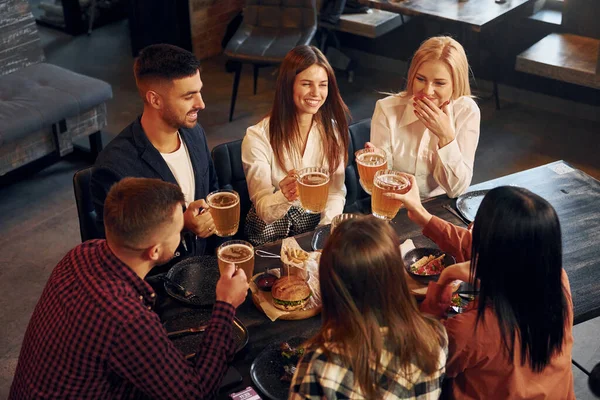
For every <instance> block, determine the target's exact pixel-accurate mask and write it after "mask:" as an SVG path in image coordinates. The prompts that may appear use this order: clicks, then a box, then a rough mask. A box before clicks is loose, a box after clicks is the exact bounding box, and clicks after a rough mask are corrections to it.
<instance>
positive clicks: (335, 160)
mask: <svg viewBox="0 0 600 400" xmlns="http://www.w3.org/2000/svg"><path fill="white" fill-rule="evenodd" d="M312 65H319V66H321V67H323V68H324V69H325V71H326V72H327V80H328V86H329V87H328V92H329V93H328V95H327V99H326V100H325V102H324V103H323V105H322V106H321V108H320V109H319V111H318V112H317V114H316V115H315V116H314V119H315V122H316V123H317V124H318V125H319V128H320V129H319V131H320V133H321V137H322V140H323V149H324V153H325V154H324V156H325V159H326V160H327V163H328V165H329V171H330V173H331V174H333V172H334V171H335V170H336V169H337V168H338V165H339V164H340V162H341V161H342V160H343V161H344V164H345V163H346V162H347V161H348V140H349V139H348V118H349V117H350V111H349V110H348V107H347V106H346V104H345V103H344V101H343V100H342V96H341V95H340V91H339V88H338V85H337V81H336V79H335V74H334V72H333V69H332V68H331V65H329V62H328V61H327V58H325V56H324V55H323V53H321V51H320V50H319V49H317V48H316V47H314V46H306V45H302V46H297V47H295V48H293V49H292V50H290V51H289V52H288V53H287V55H286V56H285V59H284V60H283V63H282V64H281V67H280V68H279V76H278V77H277V86H276V89H275V99H274V101H273V107H272V108H271V112H270V114H269V116H270V120H269V135H270V142H271V148H272V149H273V152H274V155H275V160H276V162H277V164H278V165H279V166H280V167H281V168H282V169H283V170H285V171H287V170H288V169H290V168H289V167H287V166H286V156H285V154H286V153H287V154H288V155H289V157H291V158H292V159H293V158H296V159H298V160H299V159H301V155H302V151H301V149H302V142H301V138H300V130H299V129H298V118H297V113H296V105H295V104H294V98H293V94H294V82H295V80H296V75H298V74H299V73H301V72H302V71H304V70H305V69H307V68H309V67H310V66H312ZM336 130H337V132H338V133H339V135H336Z"/></svg>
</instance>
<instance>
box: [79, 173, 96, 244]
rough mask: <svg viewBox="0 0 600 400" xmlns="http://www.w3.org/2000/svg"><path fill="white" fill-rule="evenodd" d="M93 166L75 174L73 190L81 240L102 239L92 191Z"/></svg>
mask: <svg viewBox="0 0 600 400" xmlns="http://www.w3.org/2000/svg"><path fill="white" fill-rule="evenodd" d="M91 178H92V168H91V167H89V168H85V169H82V170H80V171H77V172H75V175H73V191H74V192H75V203H77V215H78V216H79V233H80V234H81V242H82V243H83V242H85V241H86V240H91V239H100V238H102V237H103V235H102V233H101V232H99V231H98V228H97V226H96V210H95V208H94V202H93V201H92V194H91V192H90V180H91Z"/></svg>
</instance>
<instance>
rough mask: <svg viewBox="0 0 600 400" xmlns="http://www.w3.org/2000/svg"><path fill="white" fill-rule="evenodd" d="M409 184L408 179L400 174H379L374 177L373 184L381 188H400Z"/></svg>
mask: <svg viewBox="0 0 600 400" xmlns="http://www.w3.org/2000/svg"><path fill="white" fill-rule="evenodd" d="M409 184H410V181H409V180H408V179H407V178H406V177H404V176H402V175H394V174H387V175H379V177H377V178H376V179H375V185H377V186H379V187H381V188H382V189H393V190H401V189H404V188H406V187H407V186H408V185H409Z"/></svg>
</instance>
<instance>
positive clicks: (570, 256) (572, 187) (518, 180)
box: [157, 161, 600, 399]
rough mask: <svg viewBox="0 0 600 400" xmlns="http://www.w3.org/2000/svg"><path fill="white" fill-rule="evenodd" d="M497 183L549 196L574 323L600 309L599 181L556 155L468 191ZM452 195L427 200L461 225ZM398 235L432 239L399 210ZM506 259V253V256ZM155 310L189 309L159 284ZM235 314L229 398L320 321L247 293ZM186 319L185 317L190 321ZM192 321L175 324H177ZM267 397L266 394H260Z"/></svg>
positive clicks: (265, 261)
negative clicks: (243, 341)
mask: <svg viewBox="0 0 600 400" xmlns="http://www.w3.org/2000/svg"><path fill="white" fill-rule="evenodd" d="M501 185H516V186H521V187H525V188H527V189H529V190H531V191H533V192H534V193H537V194H539V195H540V196H542V197H544V198H545V199H547V200H548V201H549V202H550V203H551V204H552V205H553V206H554V208H555V209H556V211H557V213H558V216H559V219H560V222H561V227H562V234H563V248H564V268H565V270H566V271H567V273H568V275H569V279H570V283H571V291H572V294H573V303H574V314H575V323H576V324H577V323H581V322H584V321H586V320H588V319H591V318H594V317H597V316H599V315H600V246H599V245H600V182H599V181H597V180H595V179H594V178H592V177H590V176H589V175H587V174H585V173H584V172H582V171H580V170H577V169H574V168H572V167H570V166H569V165H568V164H566V163H564V162H562V161H557V162H555V163H551V164H548V165H544V166H541V167H537V168H533V169H530V170H526V171H522V172H519V173H516V174H512V175H508V176H505V177H502V178H498V179H494V180H491V181H487V182H484V183H481V184H478V185H474V186H472V187H471V188H470V189H469V191H474V190H485V189H490V188H493V187H497V186H501ZM455 203H456V201H455V200H453V199H449V198H448V197H447V196H445V195H443V196H438V197H435V198H433V199H431V200H429V201H427V202H426V203H425V207H426V208H427V209H428V210H429V212H431V213H432V214H433V215H436V216H438V217H440V218H442V219H444V220H447V221H450V222H452V223H454V224H456V225H459V226H465V225H464V223H462V222H461V220H459V219H458V218H457V217H455V216H454V215H453V214H451V213H450V212H449V211H447V210H446V209H444V208H443V207H444V206H445V205H452V206H454V205H455ZM392 224H393V225H394V229H395V230H396V232H397V233H398V235H399V237H400V239H401V240H402V241H404V240H406V239H412V240H413V241H414V243H415V246H416V247H428V246H433V245H434V244H433V242H432V241H431V240H429V239H428V238H426V237H424V236H423V235H422V233H421V230H420V229H419V227H418V226H417V225H415V224H414V223H412V222H411V221H410V220H409V219H408V216H407V215H406V210H400V212H399V213H398V215H397V216H396V218H395V219H394V221H393V222H392ZM312 235H313V233H312V232H308V233H305V234H302V235H299V236H297V237H296V240H297V241H298V244H300V246H301V247H302V248H304V249H305V250H308V251H310V250H311V247H310V242H311V239H312ZM261 248H262V249H263V250H266V251H270V252H272V253H276V254H279V252H280V249H281V242H275V243H271V244H267V245H265V246H262V247H261ZM507 260H508V261H509V260H510V257H507ZM278 266H280V261H279V260H278V259H269V258H261V257H256V261H255V273H256V272H261V271H264V270H266V269H269V268H274V267H278ZM157 292H158V301H157V312H158V313H159V315H160V316H161V319H162V320H173V318H176V317H177V315H179V314H181V313H187V314H189V313H190V311H191V310H193V309H191V308H190V307H185V306H183V305H181V303H178V302H177V301H175V300H173V299H171V298H169V297H168V296H166V294H165V293H164V290H161V288H160V287H158V289H157ZM237 317H238V318H239V319H241V320H242V321H243V323H244V324H245V325H246V327H247V328H248V331H249V336H250V340H249V343H248V345H247V346H246V347H245V348H244V349H243V350H242V351H241V352H239V353H238V354H237V355H236V357H235V359H234V362H233V365H234V366H235V367H236V368H237V369H238V371H239V372H240V373H241V375H242V377H243V382H242V383H241V384H240V385H238V386H235V387H233V388H231V389H229V390H227V391H223V392H222V393H221V394H220V396H219V398H222V399H227V398H228V394H229V393H232V392H237V391H240V390H242V389H244V388H246V387H247V386H253V387H255V385H254V384H253V382H252V381H251V378H250V366H251V365H252V362H253V360H254V359H255V358H256V356H257V355H258V354H259V353H260V352H261V351H262V350H263V349H264V348H265V347H266V346H267V345H268V344H270V343H274V342H281V341H285V340H287V339H289V338H292V337H298V336H299V337H310V336H311V335H312V334H313V333H315V332H316V330H317V329H318V328H319V326H320V324H321V318H320V316H316V317H313V318H309V319H306V320H300V321H275V322H271V320H269V319H268V318H267V317H266V316H265V315H264V314H263V313H262V312H261V311H259V310H258V309H257V308H256V307H255V306H254V304H253V303H252V299H251V298H250V295H248V298H247V299H246V301H245V303H244V304H242V305H241V306H240V307H239V308H238V310H237ZM188 324H189V322H188ZM188 327H190V326H176V327H175V329H183V328H188ZM263 398H265V399H266V397H263Z"/></svg>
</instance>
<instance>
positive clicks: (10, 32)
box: [0, 0, 44, 76]
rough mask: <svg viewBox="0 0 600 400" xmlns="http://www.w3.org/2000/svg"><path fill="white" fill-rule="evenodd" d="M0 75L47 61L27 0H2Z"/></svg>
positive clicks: (0, 3)
mask: <svg viewBox="0 0 600 400" xmlns="http://www.w3.org/2000/svg"><path fill="white" fill-rule="evenodd" d="M0 10H2V12H0V76H2V75H7V74H10V73H11V72H14V71H16V70H18V69H21V68H24V67H26V66H28V65H31V64H37V63H39V62H42V61H44V52H43V50H42V45H41V42H40V37H39V34H38V30H37V27H36V25H35V19H34V18H33V14H32V13H31V9H30V7H29V2H28V1H27V0H0Z"/></svg>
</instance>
